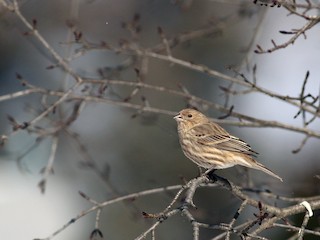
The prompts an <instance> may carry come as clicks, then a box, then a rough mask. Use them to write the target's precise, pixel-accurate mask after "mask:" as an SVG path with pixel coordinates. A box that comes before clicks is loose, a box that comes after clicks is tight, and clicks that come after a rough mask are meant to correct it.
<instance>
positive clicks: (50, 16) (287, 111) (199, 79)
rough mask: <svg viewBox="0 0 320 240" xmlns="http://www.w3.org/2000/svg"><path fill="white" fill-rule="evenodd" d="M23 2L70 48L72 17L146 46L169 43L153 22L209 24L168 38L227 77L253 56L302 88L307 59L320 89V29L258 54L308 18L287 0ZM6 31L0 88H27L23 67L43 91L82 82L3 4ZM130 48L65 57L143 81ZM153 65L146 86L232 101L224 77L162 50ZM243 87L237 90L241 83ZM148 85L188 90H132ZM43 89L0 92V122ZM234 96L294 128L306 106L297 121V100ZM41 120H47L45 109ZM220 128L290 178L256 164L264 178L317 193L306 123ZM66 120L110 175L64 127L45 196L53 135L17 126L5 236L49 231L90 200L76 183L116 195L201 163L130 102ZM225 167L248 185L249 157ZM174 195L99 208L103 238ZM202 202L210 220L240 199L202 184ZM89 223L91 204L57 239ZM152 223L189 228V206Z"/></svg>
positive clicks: (288, 85)
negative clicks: (274, 0) (269, 1)
mask: <svg viewBox="0 0 320 240" xmlns="http://www.w3.org/2000/svg"><path fill="white" fill-rule="evenodd" d="M8 2H10V1H8ZM19 4H20V6H21V12H22V14H23V16H25V18H26V19H27V20H28V21H30V22H32V20H33V19H35V20H36V27H37V29H38V30H39V32H40V33H41V34H42V35H43V37H44V38H45V39H46V40H47V41H48V42H49V44H50V45H51V46H52V47H53V48H54V49H55V50H56V51H57V52H58V53H59V54H60V55H61V56H62V57H64V58H66V59H68V58H70V57H72V56H74V55H73V54H74V53H75V52H76V51H77V49H79V47H80V44H76V43H75V44H72V43H71V42H72V41H74V34H73V31H74V29H76V30H77V31H79V32H81V33H82V35H83V37H84V38H85V39H86V40H87V41H88V42H94V43H101V42H105V43H107V44H110V45H113V46H119V42H122V43H123V42H130V43H132V44H136V45H137V46H139V47H140V48H142V49H148V48H152V47H154V46H156V45H158V44H161V43H162V39H161V37H160V35H159V33H158V31H157V29H158V27H161V29H162V31H163V33H164V35H165V36H166V37H167V38H168V39H172V38H174V37H177V36H180V35H181V34H183V33H187V32H191V31H195V30H197V29H203V28H206V27H210V26H214V25H215V24H216V25H217V30H216V31H213V32H212V34H209V35H207V36H205V37H201V38H195V39H193V40H191V41H186V42H184V43H182V44H178V46H177V47H175V48H174V49H172V54H173V56H174V57H176V58H181V59H184V60H187V61H190V62H194V63H196V64H203V65H206V66H208V67H209V68H212V69H213V70H216V71H220V72H222V73H225V74H228V75H230V76H234V73H233V72H232V71H230V70H228V69H227V66H235V67H237V69H240V70H241V72H243V73H245V74H247V75H248V76H251V75H252V68H253V66H254V65H255V64H256V65H257V71H256V76H257V81H258V84H260V85H261V86H263V87H265V88H267V89H269V90H272V91H274V92H277V93H281V94H283V95H290V96H299V94H300V91H301V86H302V83H303V80H304V77H305V74H306V72H307V71H308V70H309V71H310V77H309V80H308V83H307V86H306V92H310V93H311V94H314V95H315V96H318V95H319V75H320V68H319V62H320V59H319V58H320V48H319V44H318V40H319V39H318V36H317V31H318V30H319V29H318V27H316V28H315V29H312V30H311V31H309V32H308V33H307V39H304V38H299V39H298V40H297V41H296V42H295V44H294V45H290V46H289V47H287V48H285V49H283V50H279V51H276V52H274V53H272V54H267V55H266V54H262V55H257V54H254V52H253V50H254V49H255V45H256V44H259V45H261V46H264V47H266V48H268V47H272V43H271V42H270V40H271V39H273V40H275V41H276V42H279V43H281V42H283V41H286V40H287V39H288V36H287V35H281V34H279V31H280V30H290V29H292V28H295V27H301V26H302V25H303V21H302V20H301V19H299V18H297V17H293V16H292V17H288V16H287V14H288V12H287V11H286V10H285V9H283V8H268V7H266V6H260V5H255V4H253V3H252V1H215V0H198V1H192V0H185V1H184V0H180V1H178V0H177V1H172V0H171V1H169V0H168V1H163V0H161V1H160V0H142V1H125V0H109V1H101V0H71V1H63V0H55V1H52V0H51V1H50V0H47V1H39V0H28V1H21V2H19ZM132 22H133V23H134V24H137V25H138V27H139V30H138V31H137V32H136V33H135V34H132V33H130V29H127V26H128V24H130V23H132ZM0 31H1V32H0V36H1V37H0V39H1V40H0V55H1V61H0V94H1V95H0V98H1V96H2V95H6V94H9V93H13V92H16V91H19V90H22V89H24V88H23V87H22V86H21V84H20V83H19V81H18V80H17V77H16V74H17V73H18V74H21V76H23V78H24V79H26V80H27V81H28V82H29V83H30V84H32V85H36V86H38V87H41V88H45V89H53V90H59V89H65V87H66V86H69V85H70V84H72V83H73V81H74V80H73V79H72V78H71V77H70V76H68V75H67V74H66V73H65V72H64V71H61V70H59V69H58V68H54V69H48V67H49V66H51V65H53V64H54V63H55V62H54V61H53V59H52V57H51V56H50V54H49V53H48V51H47V49H45V48H44V47H43V46H42V45H41V44H39V42H38V41H37V39H36V38H34V37H33V36H32V35H28V34H25V33H26V31H27V29H26V27H25V26H24V25H23V24H22V22H21V21H20V20H19V19H18V18H17V17H16V15H15V14H13V13H11V12H9V11H7V10H6V9H5V8H4V7H3V6H2V7H1V8H0ZM252 41H253V42H252ZM128 59H129V58H128V56H127V55H124V54H119V53H116V52H114V51H112V50H110V51H99V50H96V51H88V52H86V54H84V55H82V56H80V57H77V58H75V59H74V60H72V61H70V66H71V67H72V68H73V69H74V71H75V72H77V73H78V74H79V75H81V76H83V77H86V78H99V77H100V76H101V74H102V75H103V76H104V77H105V78H110V79H118V80H123V81H136V80H137V73H136V71H135V68H139V66H131V65H130V64H129V65H128V66H127V67H126V63H127V61H128ZM147 66H148V69H147V71H146V72H145V75H144V76H143V77H144V79H143V81H145V82H146V83H148V84H153V85H157V86H164V87H167V88H172V89H176V90H179V89H180V88H181V86H183V88H185V89H187V90H188V91H189V92H190V93H191V94H193V95H195V96H198V97H201V98H204V99H206V100H208V101H212V102H215V103H219V104H222V105H223V104H224V103H225V96H224V94H223V92H222V91H221V89H220V86H224V87H228V86H229V83H228V82H225V81H223V80H221V79H219V78H213V77H209V76H208V75H206V74H203V73H200V72H196V71H193V70H190V69H187V68H183V67H181V66H178V65H175V64H171V63H169V62H166V61H161V60H158V59H154V58H150V59H149V61H148V65H147ZM140 71H141V70H140ZM234 88H235V89H236V90H238V87H237V86H234ZM105 94H106V95H107V96H108V97H110V98H112V99H116V100H121V99H125V98H126V97H128V96H129V95H130V89H129V88H124V87H122V86H117V85H115V86H111V87H110V88H108V89H107V90H106V93H105ZM142 96H143V98H145V99H147V101H148V104H150V106H152V107H155V108H159V109H166V110H169V111H173V112H178V111H179V110H181V109H182V108H185V107H186V106H187V102H186V99H184V98H181V97H177V96H172V95H166V94H164V93H159V92H152V91H150V90H148V89H142V90H141V92H140V93H139V94H138V95H137V96H134V97H133V98H132V99H130V100H129V101H131V102H134V103H137V104H142V103H141V97H142ZM40 100H41V98H40V96H39V95H37V94H33V95H28V96H25V97H21V98H13V99H11V100H9V101H1V102H0V121H1V123H2V124H1V126H0V130H1V132H0V133H1V134H9V133H10V132H11V128H12V126H10V124H9V121H8V119H7V116H8V115H10V116H13V117H14V119H16V120H17V121H19V122H24V121H30V120H31V119H33V118H34V117H35V116H36V115H35V113H36V112H39V109H40V108H41V102H40ZM229 104H230V105H233V106H234V110H235V111H236V112H240V113H243V114H246V115H249V116H253V117H257V118H261V119H266V120H275V121H279V122H282V123H286V124H291V125H296V126H301V124H302V120H301V118H299V117H298V118H296V119H294V116H295V114H296V113H297V111H298V109H297V108H294V107H292V106H291V105H288V104H286V103H285V102H281V101H279V100H276V99H274V98H271V97H268V96H266V95H263V94H259V93H252V94H245V95H238V96H232V97H230V99H229ZM71 110H72V107H70V106H69V105H68V103H66V104H65V105H64V106H63V107H62V109H61V111H64V112H65V113H68V111H71ZM204 110H206V109H204ZM206 114H208V115H210V116H211V117H213V118H218V117H220V116H223V115H225V114H224V113H221V112H218V111H215V110H212V109H210V110H208V111H206ZM67 115H68V114H67ZM41 126H42V127H44V128H45V127H47V126H50V121H46V122H44V123H42V124H41ZM224 127H225V128H226V129H227V130H228V131H229V132H231V133H232V134H234V135H236V136H239V137H240V138H241V139H244V140H245V141H247V142H248V143H249V144H250V145H251V146H252V147H253V149H254V150H256V151H258V152H259V153H260V155H259V161H260V162H262V163H263V164H264V165H266V166H268V167H269V168H270V169H272V170H273V171H274V172H276V173H277V174H279V175H280V176H282V177H283V178H284V183H281V184H279V183H277V182H276V180H273V179H270V178H269V176H267V175H265V174H263V173H260V172H256V171H254V170H252V171H251V170H250V171H249V172H250V176H252V178H253V179H254V183H255V186H257V187H261V188H269V189H271V190H272V191H273V192H275V193H278V194H282V195H286V196H312V195H315V194H317V193H318V194H319V184H316V182H317V181H318V180H317V179H316V178H315V177H314V176H315V175H316V174H319V167H320V163H319V150H318V146H319V140H317V139H309V140H308V142H307V144H306V145H305V146H304V147H303V149H302V150H301V151H300V152H299V153H298V154H293V153H292V150H294V149H296V148H297V147H299V145H300V144H301V141H302V140H303V138H304V136H303V135H302V134H298V133H293V132H291V131H286V130H280V129H275V128H239V127H235V126H229V125H224ZM310 128H312V129H319V122H317V121H315V122H313V123H312V124H311V125H310ZM70 129H71V130H72V131H73V132H75V133H77V134H78V135H79V140H80V141H81V143H82V144H83V146H85V147H86V150H87V151H86V153H87V154H89V155H90V157H91V158H92V159H94V161H95V162H96V164H97V167H98V169H99V170H100V174H102V176H104V177H106V178H107V181H106V180H105V179H103V178H101V177H100V176H99V174H97V172H96V171H94V170H92V169H90V168H89V167H87V166H84V164H82V163H81V162H82V161H83V159H84V158H85V156H84V155H83V152H81V151H79V149H78V148H77V144H75V143H74V141H73V140H71V139H70V137H68V136H66V134H63V133H61V134H59V141H58V149H57V154H56V156H55V160H54V174H53V175H50V176H49V178H48V182H47V186H46V191H45V194H41V193H40V190H39V188H38V187H37V184H38V183H39V181H40V180H41V173H40V171H41V169H42V168H43V167H45V166H46V164H47V162H48V158H49V155H50V148H51V144H52V139H51V138H50V137H47V138H44V139H43V140H42V141H41V143H40V144H38V145H37V144H36V145H35V143H36V137H37V136H35V135H33V134H32V133H28V132H24V131H18V132H17V133H15V134H12V135H10V138H9V139H8V142H7V143H6V144H5V146H4V147H2V148H1V150H0V154H1V155H0V156H1V161H0V193H1V197H0V209H1V216H0V226H2V227H1V228H0V236H1V238H3V239H33V238H43V237H46V236H49V235H50V234H51V233H53V232H54V231H55V230H56V229H58V228H60V227H61V226H62V225H63V224H65V223H66V222H68V221H69V220H70V219H72V218H73V217H75V216H76V215H77V214H79V213H80V212H81V211H82V210H85V209H87V208H89V207H91V206H92V205H91V204H90V203H89V202H88V201H86V200H85V199H83V198H82V197H80V195H79V194H78V192H79V191H82V192H84V193H85V194H87V195H88V196H90V197H91V198H93V199H94V200H96V201H105V200H108V199H111V198H113V197H115V196H117V194H119V195H125V194H128V193H134V192H139V191H142V190H146V189H152V188H157V187H163V186H170V185H175V184H181V183H182V182H183V181H182V180H181V178H185V179H191V178H193V177H195V176H197V174H198V168H197V167H196V166H195V165H194V164H193V163H192V162H191V161H189V160H188V159H187V158H186V157H184V155H183V153H182V151H181V149H180V146H179V143H178V136H177V132H176V123H175V121H174V120H173V119H172V116H169V115H165V114H155V113H142V114H137V111H136V110H133V109H130V108H124V107H120V106H117V105H112V104H107V103H93V102H88V103H86V104H85V106H84V108H83V110H82V112H81V114H80V116H79V118H78V119H77V120H76V121H75V122H74V123H73V124H72V125H71V126H70ZM33 146H35V147H34V148H33ZM218 174H219V175H221V176H224V177H227V178H228V179H229V180H231V181H233V182H235V183H237V184H239V185H241V184H242V182H243V181H245V179H246V177H245V176H244V171H243V169H240V168H231V169H226V170H221V171H219V172H218ZM171 199H172V195H170V194H164V193H162V194H154V195H150V196H145V197H141V198H139V199H136V200H135V201H134V202H124V203H119V204H115V205H113V206H110V207H107V208H104V209H103V211H102V214H101V224H102V225H101V226H100V229H101V230H102V231H103V234H104V236H105V239H134V238H135V237H137V236H138V235H139V234H141V233H142V232H143V231H145V229H147V228H148V226H150V225H151V223H152V222H153V220H150V219H144V218H143V217H142V216H141V212H142V211H145V212H148V213H156V212H160V211H162V210H163V209H164V208H165V207H166V206H167V204H168V203H169V202H170V201H171ZM226 199H228V201H226ZM194 201H195V204H196V205H197V207H198V209H197V210H194V215H195V217H197V219H198V220H199V221H201V222H208V223H212V224H218V223H220V222H229V221H230V220H231V219H232V217H233V215H234V213H235V211H236V210H237V208H238V207H239V205H240V202H239V201H238V200H237V199H236V198H234V197H232V196H231V195H230V193H228V192H226V191H223V190H221V189H201V191H199V192H198V193H197V195H196V198H195V200H194ZM254 211H255V210H254V209H250V208H248V211H247V212H246V214H243V215H241V217H240V219H241V218H244V219H247V218H249V217H251V216H252V213H253V212H254ZM94 221H95V214H94V213H91V214H89V215H88V216H85V217H83V218H81V219H80V220H79V221H78V222H76V223H74V224H73V225H72V226H71V227H69V228H67V229H66V230H65V231H63V232H62V233H61V234H59V235H58V236H56V237H55V238H54V239H57V240H60V239H88V238H89V235H90V233H91V231H92V230H93V229H94ZM124 227H125V231H124ZM217 232H218V231H217ZM217 232H215V231H212V230H210V231H209V230H203V231H202V230H201V235H200V236H201V238H200V239H210V238H212V237H214V236H215V234H216V233H217ZM156 234H157V239H192V228H191V225H190V223H189V222H187V221H186V220H185V218H182V217H181V218H179V217H174V218H172V219H170V220H168V222H165V223H164V224H163V226H161V227H160V228H159V230H158V231H156ZM268 234H269V235H268V237H270V238H271V239H282V237H283V236H282V237H280V236H279V235H278V233H277V232H276V231H270V233H268ZM310 239H311V238H310Z"/></svg>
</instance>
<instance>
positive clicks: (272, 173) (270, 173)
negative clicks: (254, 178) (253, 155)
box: [250, 159, 283, 182]
mask: <svg viewBox="0 0 320 240" xmlns="http://www.w3.org/2000/svg"><path fill="white" fill-rule="evenodd" d="M252 160H254V159H252ZM254 161H255V160H254ZM250 167H251V168H254V169H257V170H261V171H263V172H265V173H267V174H269V175H270V176H272V177H275V178H277V179H279V180H280V181H281V182H283V180H282V178H281V177H279V176H278V175H277V174H275V173H274V172H272V171H271V170H270V169H269V168H267V167H265V166H264V165H263V164H261V163H259V162H257V161H255V164H252V165H251V166H250Z"/></svg>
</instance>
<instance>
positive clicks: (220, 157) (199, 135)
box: [174, 109, 282, 181]
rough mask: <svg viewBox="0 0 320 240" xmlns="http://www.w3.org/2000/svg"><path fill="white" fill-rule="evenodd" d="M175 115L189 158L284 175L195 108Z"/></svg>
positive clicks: (209, 164) (205, 163)
mask: <svg viewBox="0 0 320 240" xmlns="http://www.w3.org/2000/svg"><path fill="white" fill-rule="evenodd" d="M174 119H175V120H176V121H177V123H178V133H179V140H180V144H181V148H182V151H183V153H184V154H185V155H186V157H187V158H189V159H190V160H192V161H193V162H194V163H196V164H197V165H198V166H200V167H203V168H206V169H223V168H229V167H232V166H234V165H241V166H245V167H249V168H254V169H257V170H261V171H263V172H265V173H267V174H269V175H271V176H273V177H275V178H277V179H279V180H280V181H282V178H281V177H279V176H278V175H277V174H275V173H273V172H272V171H271V170H270V169H268V168H266V167H265V166H264V165H262V164H261V163H259V162H257V161H256V160H255V159H254V157H255V156H256V155H257V154H258V153H257V152H255V151H253V150H252V149H251V147H250V146H249V145H248V144H247V143H246V142H244V141H242V140H241V139H239V138H237V137H234V136H232V135H230V134H229V133H228V132H227V131H226V130H224V129H223V128H222V127H221V126H219V125H218V124H216V123H214V122H212V121H210V119H208V118H207V117H206V116H205V115H204V114H202V113H200V112H198V111H196V110H194V109H183V110H182V111H180V112H179V114H178V115H177V116H175V117H174Z"/></svg>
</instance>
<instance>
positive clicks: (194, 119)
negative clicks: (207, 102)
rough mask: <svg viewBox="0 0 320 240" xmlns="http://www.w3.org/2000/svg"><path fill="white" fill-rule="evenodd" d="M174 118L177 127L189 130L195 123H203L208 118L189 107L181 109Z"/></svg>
mask: <svg viewBox="0 0 320 240" xmlns="http://www.w3.org/2000/svg"><path fill="white" fill-rule="evenodd" d="M174 120H176V121H177V123H178V126H179V128H182V129H184V130H189V129H190V128H192V127H194V126H196V125H199V124H204V123H207V122H208V121H209V119H208V118H207V117H206V116H205V115H204V114H202V113H201V112H198V111H197V110H194V109H189V108H187V109H183V110H181V111H180V112H179V113H178V115H177V116H175V117H174Z"/></svg>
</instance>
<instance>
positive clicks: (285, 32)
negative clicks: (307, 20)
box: [279, 30, 296, 34]
mask: <svg viewBox="0 0 320 240" xmlns="http://www.w3.org/2000/svg"><path fill="white" fill-rule="evenodd" d="M279 33H282V34H296V32H293V31H290V32H289V31H284V30H280V31H279Z"/></svg>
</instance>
